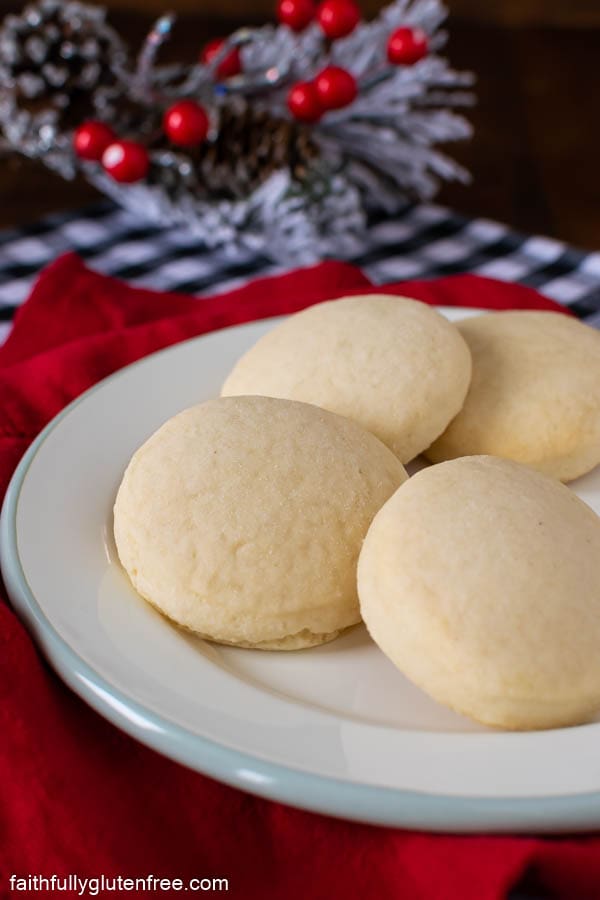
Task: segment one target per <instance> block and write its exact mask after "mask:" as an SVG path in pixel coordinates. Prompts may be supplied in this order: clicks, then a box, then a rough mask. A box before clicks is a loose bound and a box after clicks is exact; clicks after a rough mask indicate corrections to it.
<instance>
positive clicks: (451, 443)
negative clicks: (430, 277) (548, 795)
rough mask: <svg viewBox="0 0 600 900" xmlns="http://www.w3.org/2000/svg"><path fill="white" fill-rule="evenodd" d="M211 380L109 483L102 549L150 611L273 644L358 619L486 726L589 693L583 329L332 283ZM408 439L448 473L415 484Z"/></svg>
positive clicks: (593, 422)
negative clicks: (461, 314)
mask: <svg viewBox="0 0 600 900" xmlns="http://www.w3.org/2000/svg"><path fill="white" fill-rule="evenodd" d="M222 393H223V396H222V397H221V398H220V399H217V400H213V401H209V402H208V403H205V404H201V405H200V406H198V407H195V408H193V409H190V410H187V411H185V412H183V413H180V414H179V415H178V416H176V417H174V418H173V419H171V420H170V421H169V422H167V423H166V424H165V425H163V426H162V428H160V429H159V431H158V432H157V433H156V434H155V435H153V436H152V437H151V438H150V439H149V440H148V441H147V442H146V443H145V444H144V445H143V446H142V447H141V448H140V449H139V450H138V451H137V453H136V454H135V455H134V457H133V459H132V461H131V463H130V465H129V467H128V469H127V471H126V473H125V476H124V479H123V482H122V484H121V487H120V489H119V493H118V496H117V500H116V504H115V537H116V541H117V547H118V552H119V556H120V559H121V562H122V564H123V566H124V568H125V570H126V571H127V573H128V574H129V577H130V578H131V581H132V582H133V584H134V586H135V587H136V588H137V590H138V591H139V593H140V594H141V595H142V596H143V597H145V598H146V599H147V600H148V601H149V602H150V603H152V604H153V605H154V606H156V607H157V608H158V609H159V610H160V611H161V612H163V613H164V614H165V615H166V616H168V617H169V618H170V619H171V620H173V621H174V622H175V623H177V624H178V625H180V626H183V627H185V628H187V629H190V630H191V631H193V632H195V633H197V634H199V635H201V636H203V637H207V638H209V639H212V640H216V641H219V642H222V643H230V644H236V645H238V646H244V647H257V648H261V649H277V650H279V649H289V650H295V649H300V648H304V647H310V646H314V645H316V644H319V643H323V642H325V641H329V640H332V639H333V638H335V637H337V636H338V635H339V634H340V633H341V632H342V631H343V630H344V629H346V628H348V627H350V626H352V625H353V624H356V623H357V622H358V621H359V620H360V618H361V615H362V617H363V618H364V621H365V622H366V625H367V627H368V629H369V631H370V633H371V635H372V637H373V638H374V640H375V641H376V643H377V644H378V645H379V646H380V647H381V649H382V650H383V651H384V653H386V654H387V655H388V656H389V657H390V659H391V660H392V661H393V662H394V663H395V664H396V665H397V666H398V667H399V668H400V669H401V670H402V671H403V672H404V673H405V674H406V675H407V676H408V677H409V678H411V679H412V680H413V681H414V682H415V683H416V684H418V685H419V686H421V687H422V688H423V689H424V690H426V691H427V692H428V693H430V694H431V695H432V696H433V697H435V698H436V699H438V700H439V701H441V702H443V703H446V704H448V705H449V706H451V707H453V708H455V709H456V710H458V711H460V712H463V713H465V714H467V715H470V716H472V717H473V718H475V719H477V720H479V721H482V722H485V723H488V724H492V725H497V726H501V727H506V728H544V727H553V726H558V725H565V724H571V723H574V722H579V721H582V720H584V719H585V718H586V717H588V716H589V715H590V714H591V713H592V712H593V711H595V710H596V709H597V708H598V707H599V706H600V519H599V518H598V517H597V516H596V515H595V513H594V512H592V510H590V509H589V508H588V507H587V506H586V505H585V504H584V503H583V502H582V501H580V500H579V499H578V498H577V497H576V496H575V494H574V493H573V492H572V491H570V490H569V488H567V487H565V486H564V485H563V484H561V483H560V481H559V480H558V479H560V480H562V481H568V480H570V479H573V478H576V477H578V476H580V475H582V474H583V473H585V472H587V471H589V470H591V469H592V468H593V467H595V466H596V465H597V464H598V463H600V334H599V333H597V332H595V331H594V330H593V329H591V328H589V327H586V326H585V325H582V324H580V323H579V322H576V321H575V320H573V319H570V318H569V317H567V316H563V315H561V314H558V313H546V312H541V313H540V312H506V313H490V314H487V315H481V316H476V317H473V318H469V319H467V320H464V321H463V322H459V323H458V325H457V326H455V325H453V324H451V323H450V322H448V321H447V320H446V319H445V318H444V317H443V316H441V315H440V314H439V313H437V312H436V311H435V310H433V309H432V308H431V307H429V306H426V305H425V304H422V303H419V302H417V301H415V300H410V299H405V298H399V297H390V296H385V295H371V296H361V297H349V298H343V299H340V300H336V301H331V302H328V303H322V304H319V305H317V306H314V307H311V308H309V309H307V310H304V311H303V312H301V313H298V314H296V315H295V316H292V317H290V318H289V319H287V320H286V321H284V322H283V323H282V324H280V325H278V326H277V327H276V328H274V329H273V330H272V331H270V332H269V333H268V334H267V335H265V336H264V337H263V338H262V339H261V340H260V341H258V343H257V344H256V345H255V346H254V347H252V348H251V349H250V350H249V351H248V352H247V353H246V354H245V356H244V357H242V359H240V360H239V362H238V363H237V365H236V366H235V368H234V370H233V371H232V372H231V374H230V376H229V377H228V379H227V381H226V382H225V385H224V387H223V392H222ZM420 454H425V456H426V457H427V458H428V459H429V460H430V461H431V462H434V463H441V464H438V465H433V466H431V467H429V468H426V469H423V470H422V471H420V472H419V473H418V474H417V475H414V476H413V477H412V478H410V479H408V476H407V473H406V471H405V469H404V464H407V463H409V462H411V461H412V460H413V459H415V457H417V456H419V455H420ZM357 571H358V578H357Z"/></svg>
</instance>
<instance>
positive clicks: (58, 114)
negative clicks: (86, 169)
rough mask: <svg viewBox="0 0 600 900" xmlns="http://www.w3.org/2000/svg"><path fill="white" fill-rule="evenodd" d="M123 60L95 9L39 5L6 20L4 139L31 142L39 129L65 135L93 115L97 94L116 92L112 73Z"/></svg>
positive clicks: (0, 40)
mask: <svg viewBox="0 0 600 900" xmlns="http://www.w3.org/2000/svg"><path fill="white" fill-rule="evenodd" d="M125 60H126V53H125V50H124V47H123V44H122V43H121V40H120V38H119V37H118V35H117V34H116V32H115V31H113V30H112V28H110V27H109V26H108V25H107V24H106V23H105V21H104V10H102V9H100V8H94V7H90V6H84V5H83V4H80V3H78V2H74V0H67V2H61V0H40V2H38V3H35V4H32V5H30V6H27V7H26V8H25V10H24V11H23V13H22V14H21V15H20V16H14V15H9V16H6V18H5V20H4V22H3V23H2V26H1V27H0V101H1V103H0V122H1V123H2V124H3V125H4V130H5V132H6V133H7V137H8V138H9V140H11V141H12V142H13V143H15V142H16V141H15V137H16V138H17V140H23V139H24V138H26V137H29V138H32V137H33V136H34V135H35V134H36V131H39V129H40V128H42V127H43V126H44V125H45V126H50V128H51V129H52V130H53V131H54V133H56V132H57V131H59V130H61V131H62V130H68V129H70V128H73V127H75V126H76V125H78V124H79V123H80V122H81V121H82V120H83V119H85V118H88V117H89V116H91V115H93V114H94V113H97V112H98V111H99V110H98V106H99V102H98V101H99V100H100V105H101V103H102V99H101V97H102V91H103V90H104V91H105V92H109V93H110V91H111V90H112V89H114V88H115V86H116V84H117V76H116V74H115V68H116V67H117V66H122V65H124V63H125ZM15 119H16V120H17V121H15ZM11 132H12V133H11Z"/></svg>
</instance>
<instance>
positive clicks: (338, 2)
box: [317, 0, 360, 40]
mask: <svg viewBox="0 0 600 900" xmlns="http://www.w3.org/2000/svg"><path fill="white" fill-rule="evenodd" d="M317 21H318V23H319V25H320V26H321V29H322V30H323V32H324V34H325V35H326V36H327V37H328V38H331V40H336V38H341V37H345V36H346V35H347V34H350V32H351V31H354V29H355V28H356V26H357V25H358V23H359V22H360V10H359V8H358V6H357V5H356V3H354V2H353V0H323V3H321V5H320V6H319V8H318V9H317Z"/></svg>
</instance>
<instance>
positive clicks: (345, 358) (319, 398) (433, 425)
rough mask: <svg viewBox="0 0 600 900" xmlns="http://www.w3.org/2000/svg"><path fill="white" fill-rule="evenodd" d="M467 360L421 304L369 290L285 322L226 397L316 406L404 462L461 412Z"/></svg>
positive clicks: (242, 364)
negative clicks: (275, 399) (355, 425)
mask: <svg viewBox="0 0 600 900" xmlns="http://www.w3.org/2000/svg"><path fill="white" fill-rule="evenodd" d="M470 377H471V357H470V354H469V351H468V348H467V346H466V344H465V342H464V340H463V339H462V337H461V336H460V334H459V333H458V331H457V329H456V328H455V327H454V326H453V325H452V324H450V322H448V321H447V320H446V319H445V318H444V317H443V316H441V315H440V314H439V313H437V312H436V311H435V310H434V309H432V308H431V307H430V306H427V305H426V304H425V303H420V302H418V301H416V300H409V299H407V298H405V297H391V296H386V295H379V294H373V295H368V296H361V297H346V298H343V299H340V300H333V301H328V302H326V303H319V304H317V305H316V306H312V307H310V308H309V309H305V310H303V311H302V312H300V313H296V315H293V316H290V318H289V319H287V320H286V321H284V322H283V323H282V324H280V325H278V326H276V327H275V328H274V329H273V330H272V331H270V332H269V333H268V334H266V335H265V336H264V337H262V338H261V339H260V340H259V341H258V342H257V343H256V344H255V345H254V347H252V348H251V349H250V350H249V351H248V352H247V353H246V354H245V355H244V356H243V357H242V358H241V359H240V360H239V362H238V363H237V365H236V366H235V367H234V369H233V371H232V372H231V374H230V375H229V377H228V378H227V380H226V382H225V384H224V386H223V390H222V394H223V395H239V394H264V395H267V396H270V397H283V398H287V399H289V400H301V401H304V402H306V403H314V404H316V405H317V406H321V407H323V408H324V409H328V410H331V411H332V412H336V413H338V414H339V415H342V416H347V417H348V418H351V419H353V420H354V421H355V422H358V424H359V425H362V426H363V428H366V429H367V430H368V431H371V432H372V433H373V434H375V435H376V436H377V437H378V438H379V439H380V440H381V441H383V443H384V444H386V445H387V446H388V447H389V448H390V449H391V450H393V451H394V453H395V454H396V455H397V456H398V458H399V459H400V460H401V462H403V463H406V462H409V461H410V460H411V459H413V458H414V457H415V456H417V455H418V454H419V453H420V452H421V451H422V450H424V449H425V448H426V447H429V445H430V444H431V443H432V442H433V441H434V439H435V438H436V437H438V435H440V434H441V433H442V431H443V430H444V429H445V427H446V426H447V425H448V423H449V422H450V420H451V419H452V418H453V417H454V416H455V415H456V414H457V413H458V411H459V410H460V408H461V406H462V404H463V401H464V398H465V396H466V393H467V389H468V386H469V381H470Z"/></svg>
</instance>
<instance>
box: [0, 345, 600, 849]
mask: <svg viewBox="0 0 600 900" xmlns="http://www.w3.org/2000/svg"><path fill="white" fill-rule="evenodd" d="M177 346H179V345H175V346H174V347H169V348H166V349H165V350H161V351H158V353H160V354H167V353H170V352H172V351H173V350H176V348H177ZM156 355H158V354H152V356H156ZM147 359H148V357H145V358H144V359H142V360H139V361H138V362H136V363H133V364H132V365H131V366H127V367H125V368H124V369H121V370H119V371H118V372H116V373H114V374H113V375H110V376H109V377H108V378H105V379H103V380H102V381H101V382H99V383H98V384H97V385H95V386H94V387H92V388H90V389H89V390H88V391H86V392H85V393H84V394H82V395H81V396H80V397H78V398H77V399H76V400H74V401H73V402H72V403H70V404H69V406H67V407H66V408H65V409H64V410H63V411H62V412H60V413H59V414H58V415H57V416H56V417H55V418H54V419H53V420H52V421H51V422H50V423H49V424H48V425H47V426H46V428H45V429H44V430H43V431H42V432H41V434H40V435H39V436H38V437H37V438H36V440H35V441H34V442H33V444H32V445H31V447H30V448H29V449H28V450H27V452H26V453H25V455H24V457H23V459H22V460H21V462H20V463H19V465H18V466H17V469H16V471H15V473H14V475H13V477H12V479H11V482H10V485H9V487H8V490H7V493H6V497H5V500H4V504H3V507H2V513H1V517H0V563H1V566H2V574H3V578H4V582H5V584H6V588H7V591H8V594H9V596H10V599H11V601H12V603H13V606H14V608H15V609H16V611H17V612H18V613H19V615H20V617H21V619H22V620H23V621H24V623H25V624H26V626H27V628H28V630H29V631H30V632H31V634H32V636H33V638H34V639H35V641H36V642H37V644H38V645H39V647H40V648H41V650H42V651H43V652H44V654H45V655H46V657H47V658H48V660H49V661H50V663H51V665H52V666H53V667H54V669H55V670H56V672H57V673H58V674H59V675H60V677H61V678H62V679H63V680H64V681H65V683H66V684H68V685H69V687H70V688H72V690H74V691H75V693H77V694H78V695H79V696H80V697H81V698H82V699H83V700H84V701H85V702H86V703H88V704H89V705H90V706H91V707H92V708H93V709H95V710H96V711H97V712H99V713H100V714H101V715H102V716H103V717H104V718H106V719H108V721H109V722H111V723H112V724H114V725H116V726H117V727H119V728H120V729H122V730H123V731H124V732H126V733H127V734H129V735H131V736H132V737H134V738H136V739H137V740H139V741H141V742H142V743H143V744H145V745H147V746H148V747H150V748H152V749H153V750H156V751H158V752H159V753H162V754H164V755H165V756H167V757H169V758H171V759H174V760H176V761H177V762H179V763H182V764H183V765H185V766H187V767H189V768H191V769H193V770H195V771H197V772H201V773H203V774H205V775H209V776H211V777H213V778H215V779H217V780H219V781H222V782H225V783H226V784H229V785H232V786H234V787H237V788H240V789H242V790H245V791H248V792H250V793H252V794H256V795H258V796H260V797H264V798H268V799H270V800H275V801H281V802H283V803H286V804H289V805H291V806H295V807H299V808H301V809H306V810H311V811H314V812H318V813H323V814H326V815H332V816H336V817H340V818H344V819H352V820H356V821H359V822H367V823H372V824H376V825H388V826H397V827H403V828H415V829H420V830H422V829H426V830H431V831H449V832H482V831H501V832H515V831H519V832H536V831H537V832H557V831H558V832H560V831H563V832H564V831H585V830H593V829H597V828H598V827H600V791H598V792H590V793H585V794H571V795H563V796H560V797H532V798H523V797H516V798H512V797H506V798H501V799H500V798H488V797H480V798H477V797H475V798H472V797H461V796H443V795H437V794H433V793H426V792H421V791H407V790H399V789H396V788H383V787H376V786H371V785H360V784H355V783H349V782H345V781H341V780H337V779H334V778H327V777H324V776H321V775H315V774H312V773H309V772H303V771H300V770H296V769H293V768H288V767H286V766H283V765H280V764H275V763H270V762H266V761H264V760H261V759H259V758H256V757H254V756H252V755H249V754H245V753H243V752H240V751H237V750H233V749H230V748H228V747H224V746H221V745H220V744H218V743H216V742H214V741H212V740H209V739H207V738H203V737H201V736H200V735H197V734H195V733H192V732H190V731H187V730H186V729H185V728H182V727H181V726H180V725H177V724H175V723H173V722H171V721H169V720H168V719H167V718H165V717H163V716H160V715H158V714H156V713H154V712H152V711H150V710H148V709H146V708H145V707H144V706H143V705H141V704H140V703H138V702H136V701H135V700H133V699H131V698H130V697H128V696H127V694H126V693H124V692H122V691H121V690H120V689H118V688H116V687H115V686H114V685H112V684H111V683H110V681H109V680H107V679H106V678H105V677H103V676H102V675H101V674H100V673H99V672H97V671H96V670H95V669H94V668H92V667H91V666H90V665H89V664H88V663H86V662H85V661H84V659H82V657H81V656H80V655H79V654H78V653H77V652H76V651H75V650H74V649H73V647H71V646H70V645H69V644H68V643H67V642H66V641H65V640H64V639H63V638H62V637H61V635H60V634H59V633H58V632H57V631H56V629H55V628H54V627H53V625H52V623H51V622H50V621H49V620H48V618H47V617H46V615H45V613H44V611H43V609H42V607H41V606H40V604H39V603H38V601H37V600H36V598H35V596H34V595H33V593H32V591H31V589H30V587H29V585H28V583H27V579H26V576H25V573H24V571H23V567H22V565H21V560H20V557H19V550H18V541H17V529H16V517H17V510H18V505H19V496H20V492H21V488H22V485H23V482H24V480H25V478H26V476H27V472H28V470H29V467H30V465H31V463H32V461H33V459H34V457H35V456H36V454H37V452H38V450H39V449H40V447H41V446H42V444H43V443H44V441H45V440H46V439H47V437H48V436H49V435H50V434H51V432H52V431H53V430H54V429H55V428H56V427H57V425H58V424H59V423H60V422H61V421H62V419H63V418H65V417H66V416H67V415H68V414H69V413H70V412H71V411H72V410H73V409H74V408H75V407H76V406H78V405H79V404H80V403H82V402H84V401H85V400H86V398H87V397H89V396H90V395H91V394H92V393H94V392H95V391H97V390H98V389H99V388H100V387H101V386H102V385H104V384H106V383H107V382H108V381H112V380H113V379H118V378H120V377H121V376H122V375H123V373H124V372H126V371H128V370H129V369H131V368H132V367H134V366H138V365H141V364H143V363H144V362H145V361H146V360H147Z"/></svg>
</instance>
